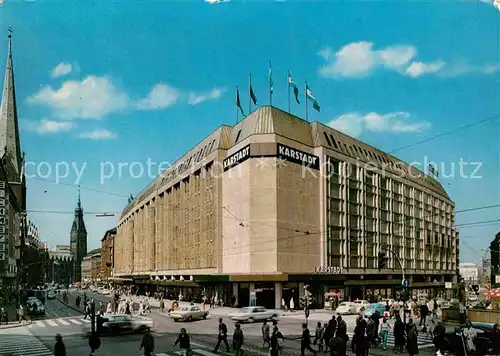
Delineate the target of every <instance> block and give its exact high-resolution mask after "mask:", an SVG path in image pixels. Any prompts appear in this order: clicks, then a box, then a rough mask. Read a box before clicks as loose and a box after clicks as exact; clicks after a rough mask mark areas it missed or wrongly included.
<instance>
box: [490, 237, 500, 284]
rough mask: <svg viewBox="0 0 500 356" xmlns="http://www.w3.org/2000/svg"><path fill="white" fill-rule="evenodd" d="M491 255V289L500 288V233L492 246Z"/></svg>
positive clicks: (492, 242)
mask: <svg viewBox="0 0 500 356" xmlns="http://www.w3.org/2000/svg"><path fill="white" fill-rule="evenodd" d="M490 255H491V274H490V276H491V277H490V278H491V287H493V288H496V287H500V232H499V233H498V234H496V236H495V238H494V239H493V241H491V244H490Z"/></svg>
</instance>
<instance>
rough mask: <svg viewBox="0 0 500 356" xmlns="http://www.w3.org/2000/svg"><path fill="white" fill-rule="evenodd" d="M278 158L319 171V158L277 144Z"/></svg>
mask: <svg viewBox="0 0 500 356" xmlns="http://www.w3.org/2000/svg"><path fill="white" fill-rule="evenodd" d="M277 157H278V158H281V159H284V160H287V161H290V162H293V163H297V164H300V165H302V166H307V167H309V168H312V169H318V170H319V157H318V156H315V155H312V154H309V153H307V152H304V151H300V150H298V149H296V148H292V147H289V146H285V145H282V144H281V143H278V154H277Z"/></svg>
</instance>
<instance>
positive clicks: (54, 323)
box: [45, 319, 59, 326]
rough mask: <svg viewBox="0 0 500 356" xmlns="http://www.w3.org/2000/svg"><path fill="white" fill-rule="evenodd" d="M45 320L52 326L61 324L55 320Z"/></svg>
mask: <svg viewBox="0 0 500 356" xmlns="http://www.w3.org/2000/svg"><path fill="white" fill-rule="evenodd" d="M45 321H46V322H47V324H49V325H50V326H59V325H57V323H56V322H55V321H53V320H50V319H47V320H45Z"/></svg>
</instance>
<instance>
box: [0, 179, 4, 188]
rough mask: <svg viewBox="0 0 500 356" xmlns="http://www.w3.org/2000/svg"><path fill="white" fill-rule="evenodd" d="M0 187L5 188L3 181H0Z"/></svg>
mask: <svg viewBox="0 0 500 356" xmlns="http://www.w3.org/2000/svg"><path fill="white" fill-rule="evenodd" d="M0 189H5V181H3V180H2V181H0Z"/></svg>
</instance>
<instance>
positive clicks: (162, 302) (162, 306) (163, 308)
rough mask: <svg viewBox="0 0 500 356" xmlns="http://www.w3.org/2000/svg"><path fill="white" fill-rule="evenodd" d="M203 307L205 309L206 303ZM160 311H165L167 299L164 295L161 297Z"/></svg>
mask: <svg viewBox="0 0 500 356" xmlns="http://www.w3.org/2000/svg"><path fill="white" fill-rule="evenodd" d="M203 309H205V304H203ZM160 311H161V312H162V313H163V312H164V311H165V300H164V299H163V297H161V299H160Z"/></svg>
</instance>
